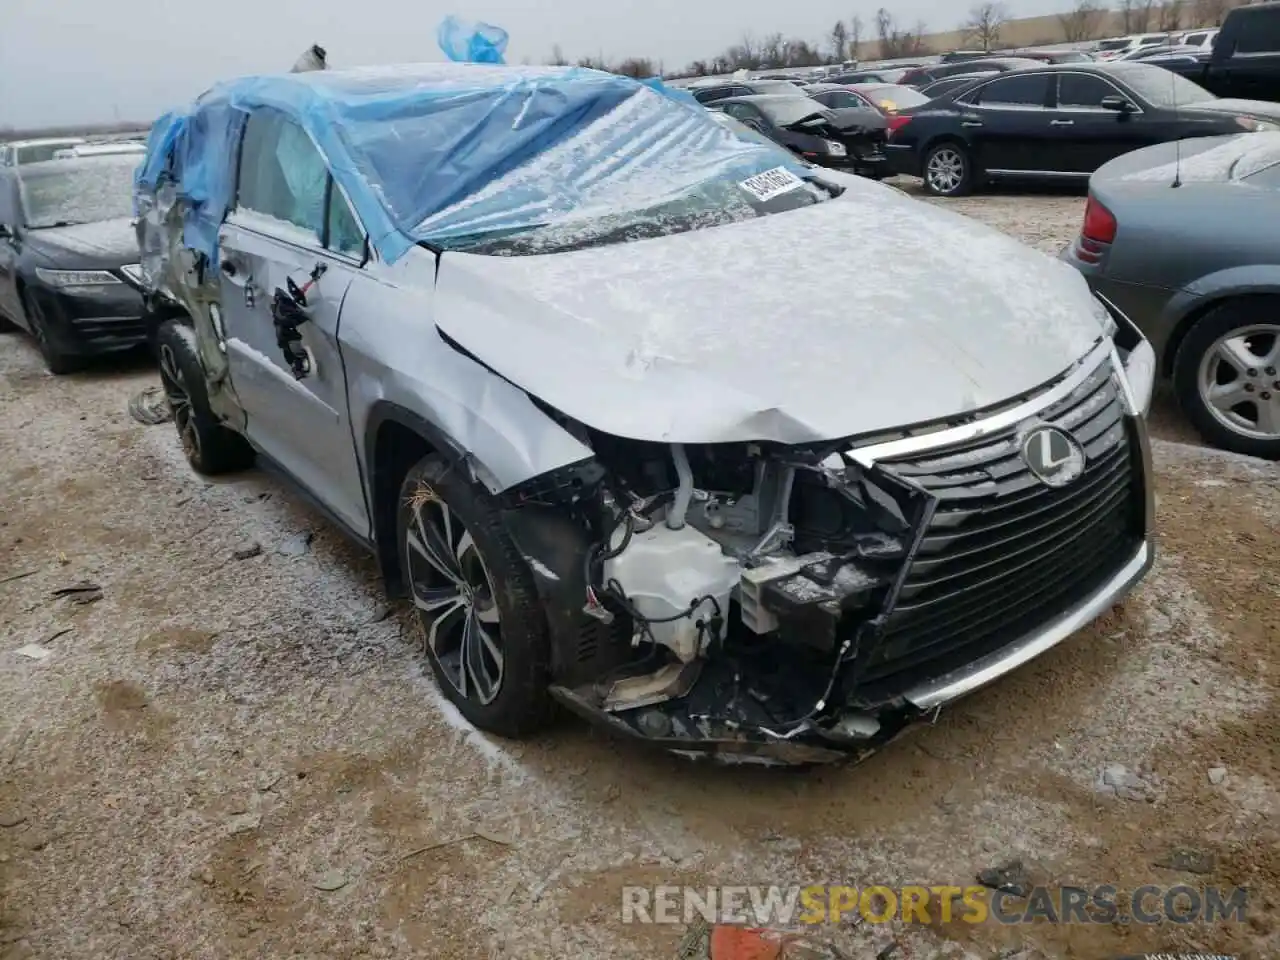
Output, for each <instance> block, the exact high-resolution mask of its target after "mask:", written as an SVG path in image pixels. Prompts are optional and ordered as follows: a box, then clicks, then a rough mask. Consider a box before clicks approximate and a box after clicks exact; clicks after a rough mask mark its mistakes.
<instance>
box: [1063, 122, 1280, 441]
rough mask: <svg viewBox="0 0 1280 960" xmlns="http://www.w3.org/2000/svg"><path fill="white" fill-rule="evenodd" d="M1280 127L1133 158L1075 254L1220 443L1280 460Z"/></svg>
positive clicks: (1096, 187)
mask: <svg viewBox="0 0 1280 960" xmlns="http://www.w3.org/2000/svg"><path fill="white" fill-rule="evenodd" d="M1277 224H1280V132H1258V133H1247V134H1242V135H1239V136H1234V137H1212V138H1205V139H1197V140H1194V141H1186V140H1184V141H1181V142H1180V143H1167V144H1161V145H1159V146H1155V147H1149V148H1147V149H1144V150H1137V151H1135V152H1133V153H1129V154H1126V155H1125V156H1122V157H1119V158H1118V159H1116V160H1113V161H1111V162H1110V163H1108V164H1106V165H1105V166H1103V167H1102V168H1101V169H1099V170H1098V171H1097V172H1096V173H1095V174H1094V175H1093V178H1092V179H1091V181H1090V184H1089V201H1088V205H1087V207H1086V211H1085V217H1084V223H1083V224H1082V227H1081V232H1080V235H1079V236H1078V237H1077V238H1076V239H1075V240H1074V241H1073V242H1072V243H1071V244H1070V246H1069V247H1068V248H1067V249H1066V250H1064V251H1063V252H1062V256H1063V258H1064V259H1065V260H1067V261H1069V262H1070V263H1072V264H1073V265H1074V266H1075V267H1076V268H1077V269H1079V270H1080V272H1081V273H1083V274H1084V276H1085V278H1086V279H1087V280H1088V281H1089V284H1090V285H1091V286H1092V287H1093V289H1094V291H1095V292H1097V293H1099V294H1101V295H1102V296H1104V297H1106V298H1107V299H1109V300H1111V301H1112V302H1113V303H1114V304H1116V305H1117V306H1118V307H1119V308H1120V309H1121V310H1122V311H1123V312H1124V313H1125V314H1127V315H1128V316H1129V317H1130V319H1132V320H1133V321H1134V323H1136V324H1137V326H1138V327H1139V328H1140V329H1141V330H1142V332H1143V333H1145V334H1146V336H1147V337H1148V339H1149V340H1150V341H1151V343H1152V346H1153V347H1154V348H1155V351H1156V356H1157V358H1158V362H1159V371H1160V373H1161V375H1163V376H1164V377H1165V378H1167V379H1170V380H1171V381H1172V383H1173V387H1174V390H1175V391H1176V393H1177V396H1178V399H1179V402H1180V403H1181V405H1182V408H1183V409H1184V410H1185V412H1186V415H1187V417H1188V418H1189V419H1190V420H1191V421H1192V423H1193V424H1194V425H1195V426H1196V428H1197V429H1198V430H1199V432H1200V433H1201V434H1202V435H1203V436H1204V437H1205V439H1206V440H1208V441H1209V442H1210V443H1213V444H1214V445H1215V446H1218V447H1221V448H1223V449H1226V450H1233V451H1235V452H1237V453H1245V454H1251V455H1253V456H1258V457H1266V458H1268V459H1273V460H1274V459H1280V242H1277V239H1278V238H1280V228H1278V227H1277Z"/></svg>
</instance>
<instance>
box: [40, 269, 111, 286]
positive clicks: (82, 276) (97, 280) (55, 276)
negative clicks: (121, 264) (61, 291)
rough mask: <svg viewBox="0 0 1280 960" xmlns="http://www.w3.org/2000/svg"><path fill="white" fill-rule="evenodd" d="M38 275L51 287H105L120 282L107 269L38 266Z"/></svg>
mask: <svg viewBox="0 0 1280 960" xmlns="http://www.w3.org/2000/svg"><path fill="white" fill-rule="evenodd" d="M36 276H37V277H39V278H40V279H41V280H43V281H44V282H45V283H47V284H49V286H51V287H104V286H107V285H109V284H113V283H119V282H120V280H119V279H118V278H117V277H115V276H113V275H112V274H110V273H107V271H105V270H47V269H45V268H44V267H36Z"/></svg>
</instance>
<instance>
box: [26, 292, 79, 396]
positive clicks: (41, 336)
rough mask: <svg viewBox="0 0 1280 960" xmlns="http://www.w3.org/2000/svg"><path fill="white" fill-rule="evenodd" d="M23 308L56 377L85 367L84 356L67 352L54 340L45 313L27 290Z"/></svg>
mask: <svg viewBox="0 0 1280 960" xmlns="http://www.w3.org/2000/svg"><path fill="white" fill-rule="evenodd" d="M22 309H23V311H24V312H25V313H26V315H27V323H28V324H29V325H30V327H31V335H32V336H33V337H35V341H36V346H37V347H39V348H40V356H42V357H43V358H44V365H45V366H46V367H48V368H49V372H50V373H52V374H53V375H54V376H55V377H61V376H64V375H65V374H68V373H76V372H77V371H79V370H83V369H84V359H83V358H82V357H78V356H76V355H75V354H72V353H67V352H66V351H65V350H62V349H61V348H60V347H59V346H58V345H57V344H56V343H54V342H53V339H52V337H50V335H49V331H48V329H47V328H46V326H45V319H44V314H43V313H41V312H40V306H39V305H38V304H37V303H36V302H35V300H33V299H32V298H31V296H30V295H28V294H27V292H26V291H23V293H22Z"/></svg>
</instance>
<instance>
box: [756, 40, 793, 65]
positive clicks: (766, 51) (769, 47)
mask: <svg viewBox="0 0 1280 960" xmlns="http://www.w3.org/2000/svg"><path fill="white" fill-rule="evenodd" d="M784 46H785V41H784V39H783V36H782V34H780V33H771V34H769V35H768V36H767V37H765V38H764V39H763V40H761V41H760V52H759V56H760V66H762V67H783V66H786V60H787V53H786V50H785V49H784Z"/></svg>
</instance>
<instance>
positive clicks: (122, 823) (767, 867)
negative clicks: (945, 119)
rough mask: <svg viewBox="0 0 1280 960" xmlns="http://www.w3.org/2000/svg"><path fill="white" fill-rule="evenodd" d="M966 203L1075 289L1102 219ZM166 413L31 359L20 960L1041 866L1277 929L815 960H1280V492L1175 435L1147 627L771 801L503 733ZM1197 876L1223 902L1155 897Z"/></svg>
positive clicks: (947, 946) (319, 538) (12, 672)
mask: <svg viewBox="0 0 1280 960" xmlns="http://www.w3.org/2000/svg"><path fill="white" fill-rule="evenodd" d="M951 205H952V206H953V207H955V208H956V209H960V210H962V211H963V212H965V213H968V214H970V215H973V216H975V217H978V218H980V219H982V220H985V221H987V222H990V223H993V224H995V225H997V226H999V227H1001V228H1003V229H1006V230H1008V231H1010V232H1011V233H1014V234H1015V235H1017V236H1020V237H1023V238H1025V239H1026V240H1027V241H1028V242H1030V243H1033V244H1035V245H1037V246H1039V247H1041V248H1042V249H1044V250H1046V251H1048V252H1051V253H1054V252H1056V251H1057V250H1058V249H1059V248H1060V247H1061V245H1062V244H1064V243H1065V242H1066V241H1067V240H1068V239H1069V238H1070V236H1071V235H1072V234H1073V233H1074V231H1075V229H1076V228H1077V224H1078V218H1079V216H1080V212H1081V206H1082V204H1081V201H1080V199H1079V198H1078V197H1062V196H1031V197H1027V196H1019V195H1013V194H997V195H993V196H984V197H980V198H974V199H968V200H964V201H959V202H953V203H952V204H951ZM155 380H156V376H155V373H154V371H153V370H151V369H150V368H149V367H148V366H147V365H146V363H145V362H136V363H133V364H132V365H130V366H128V368H127V369H125V370H123V371H121V370H120V369H119V366H118V365H116V366H115V367H114V368H113V367H112V366H110V365H104V366H101V367H99V368H98V369H96V370H93V371H90V372H88V373H85V374H80V375H77V376H74V377H69V378H56V379H55V378H53V377H50V376H49V375H47V374H46V373H45V372H44V369H43V367H42V365H41V363H40V362H39V359H38V357H37V355H36V353H35V351H34V349H33V348H32V347H31V346H30V345H29V344H28V342H27V341H26V340H25V339H24V338H22V337H19V336H16V335H5V336H0V412H2V415H0V451H3V455H2V456H0V490H3V493H2V494H0V611H2V613H3V616H2V617H0V958H2V960H16V958H19V957H41V958H50V960H79V958H85V960H89V958H93V960H99V958H117V957H119V958H136V960H144V958H179V957H182V958H187V957H190V958H205V957H208V958H214V957H218V958H221V957H265V958H276V957H281V958H283V957H344V958H345V957H390V956H421V957H431V958H441V960H454V958H466V960H470V958H487V957H513V958H514V957H519V958H548V960H551V958H555V960H570V958H579V957H580V958H590V960H595V958H643V960H667V958H675V957H676V956H677V950H678V948H679V945H680V942H681V939H682V937H684V935H685V928H684V927H683V926H674V925H673V926H659V925H654V926H639V925H632V926H624V925H623V924H621V923H620V921H619V913H620V903H621V899H620V890H621V888H622V887H623V886H624V885H629V884H640V885H654V884H660V883H689V884H694V885H697V886H703V885H706V884H710V883H727V884H738V883H763V884H786V883H799V884H808V883H824V882H832V883H850V884H858V885H865V884H870V883H881V884H897V883H923V884H956V885H964V884H968V883H971V882H972V880H973V878H974V876H975V874H977V873H978V871H980V870H984V869H987V868H991V867H997V866H1001V865H1003V864H1005V863H1007V862H1008V861H1011V860H1013V859H1021V860H1022V861H1023V863H1024V865H1025V867H1026V869H1027V871H1028V872H1029V873H1030V874H1031V876H1032V878H1033V879H1035V880H1039V881H1043V882H1045V883H1047V884H1049V885H1050V886H1057V885H1061V884H1079V885H1093V884H1100V883H1111V884H1114V885H1116V886H1117V887H1119V888H1120V889H1121V890H1133V889H1134V888H1136V887H1137V886H1139V885H1141V884H1144V883H1155V884H1162V885H1166V886H1168V885H1172V884H1176V883H1189V884H1192V885H1194V886H1197V887H1202V886H1204V885H1209V884H1216V885H1221V886H1231V885H1237V884H1239V885H1243V886H1246V887H1248V888H1249V889H1250V899H1249V906H1248V912H1249V915H1248V920H1247V921H1246V922H1245V923H1219V924H1215V925H1211V926H1207V925H1202V924H1187V925H1172V924H1165V925H1163V926H1160V927H1144V926H1136V925H1129V926H1124V925H1119V924H1117V925H1083V924H1077V925H1060V926H1050V925H1044V924H1038V925H1035V926H1034V927H1020V928H1009V927H1001V926H998V925H994V924H989V925H983V926H981V927H973V926H965V925H963V924H960V923H954V922H953V923H950V924H947V923H941V922H938V921H937V918H936V914H935V915H934V920H935V922H934V923H932V924H930V925H927V926H923V925H915V926H912V927H910V928H907V927H903V926H901V925H895V924H887V925H873V924H860V925H858V924H842V925H840V926H839V927H836V928H821V929H818V930H814V931H811V932H810V934H809V936H810V940H811V942H812V944H814V945H815V951H816V947H817V945H828V946H838V947H839V948H840V949H841V950H843V951H844V952H843V954H836V953H832V952H828V953H826V954H823V953H822V952H814V953H812V954H811V955H812V956H823V955H826V956H838V955H843V956H848V957H857V958H864V957H867V958H869V957H874V956H876V955H877V953H878V952H879V951H881V950H882V949H884V948H886V947H888V946H889V945H891V944H893V943H897V945H898V947H897V950H896V951H894V952H891V954H886V955H885V956H890V955H892V956H894V957H897V958H905V960H912V958H925V960H933V958H935V957H961V956H963V957H971V958H983V960H986V958H992V957H996V956H1002V957H1009V956H1022V957H1027V958H1029V957H1035V956H1043V957H1107V956H1113V955H1123V954H1126V953H1137V952H1141V951H1142V950H1154V949H1157V948H1164V949H1182V950H1191V949H1194V948H1202V949H1210V948H1211V949H1214V950H1218V951H1221V952H1224V953H1234V954H1237V955H1239V956H1245V957H1254V958H1262V957H1266V956H1276V955H1280V932H1278V930H1280V928H1278V926H1277V925H1278V923H1280V875H1278V868H1280V802H1278V801H1280V770H1278V769H1277V767H1278V763H1280V750H1278V748H1277V733H1278V732H1280V722H1278V720H1280V718H1278V717H1277V704H1278V703H1280V700H1278V699H1277V697H1276V687H1277V684H1280V562H1278V560H1280V470H1278V469H1277V467H1276V465H1274V464H1264V463H1262V462H1260V461H1252V460H1248V459H1244V458H1239V457H1232V456H1226V455H1222V454H1219V453H1215V452H1212V451H1206V450H1202V449H1199V448H1196V447H1194V446H1190V445H1187V444H1186V443H1185V442H1184V441H1186V440H1188V439H1193V438H1189V437H1188V436H1187V435H1186V434H1185V433H1184V432H1183V429H1184V428H1183V427H1182V426H1181V425H1180V421H1179V420H1178V419H1177V416H1176V411H1173V410H1172V409H1171V408H1170V407H1168V406H1165V407H1162V408H1161V409H1160V410H1158V411H1157V414H1156V417H1155V432H1156V434H1157V436H1158V437H1161V438H1163V439H1160V440H1158V441H1157V442H1156V447H1155V452H1156V460H1157V469H1158V489H1159V506H1158V513H1159V518H1158V521H1159V529H1160V537H1161V540H1160V554H1159V561H1158V565H1157V567H1156V569H1155V570H1154V572H1153V573H1152V575H1151V576H1150V577H1149V578H1148V580H1147V581H1146V582H1145V584H1144V585H1143V586H1142V588H1141V589H1140V590H1139V591H1138V592H1137V593H1136V594H1134V595H1133V597H1132V598H1131V599H1130V600H1129V601H1127V602H1126V603H1125V604H1124V605H1123V606H1122V607H1118V608H1116V609H1115V610H1113V611H1112V612H1111V613H1110V614H1108V615H1107V616H1105V617H1104V618H1103V619H1102V620H1100V621H1099V622H1098V623H1097V624H1095V625H1094V626H1093V627H1092V628H1090V629H1088V630H1086V631H1084V632H1083V633H1081V634H1080V635H1078V636H1077V637H1075V638H1073V639H1072V640H1071V641H1069V642H1067V643H1065V644H1063V645H1061V646H1059V647H1058V648H1057V649H1055V650H1054V651H1052V652H1051V653H1050V654H1048V655H1046V656H1045V657H1043V658H1041V659H1040V660H1038V661H1036V662H1034V663H1033V664H1031V665H1029V666H1028V667H1027V668H1025V669H1023V670H1021V671H1019V672H1018V673H1016V674H1015V675H1013V676H1010V677H1007V678H1005V679H1004V680H1002V681H1000V682H999V683H997V684H995V685H994V686H993V687H990V688H988V689H986V690H984V691H982V692H980V693H979V694H977V695H975V696H973V697H971V698H969V699H967V700H966V701H964V702H962V703H960V704H958V705H957V706H955V707H954V708H953V709H950V710H948V711H945V712H943V713H942V714H941V716H940V717H939V718H938V720H937V722H936V724H935V725H933V726H932V727H927V728H922V729H920V730H919V731H916V732H914V733H913V734H911V735H910V736H908V737H906V738H903V739H902V740H899V741H898V742H896V743H895V744H893V745H891V746H890V747H889V748H888V749H887V750H886V751H884V752H883V753H881V754H880V755H878V756H877V757H875V758H873V759H872V760H870V761H869V762H867V763H865V764H863V765H861V766H859V767H855V768H828V769H820V770H815V771H808V772H794V771H792V772H773V771H758V770H739V769H728V770H720V769H712V768H705V767H699V766H695V765H692V764H687V763H684V762H680V761H678V760H675V759H672V758H667V757H664V756H655V755H651V754H649V753H647V752H642V751H640V750H638V749H637V748H636V747H635V746H633V745H631V744H629V743H622V742H618V741H616V740H614V739H611V738H610V737H608V736H605V735H602V734H599V733H597V732H594V731H592V730H590V729H588V728H586V727H585V726H583V725H581V724H578V723H576V722H574V721H565V722H564V723H562V724H561V725H560V726H559V727H558V728H557V729H555V730H553V731H552V732H550V733H549V734H547V735H546V736H544V737H542V738H540V739H538V740H535V741H530V742H525V743H520V744H514V743H508V742H501V741H497V740H494V739H491V738H488V737H485V736H482V735H480V734H478V733H477V732H475V731H473V730H471V729H470V728H469V727H468V726H467V725H466V724H465V722H463V721H462V720H461V719H460V718H459V717H458V716H457V715H456V713H454V712H453V711H452V710H451V709H449V708H448V707H447V706H446V705H445V704H444V702H443V701H442V699H441V697H440V696H439V695H438V694H437V693H436V691H435V689H434V686H433V684H432V682H431V680H430V679H429V678H428V677H427V676H425V675H424V665H423V663H422V660H421V659H420V656H419V653H418V649H417V644H418V643H419V641H418V639H417V636H416V633H415V631H414V629H413V627H412V626H411V622H410V618H409V616H408V614H407V612H406V611H405V610H403V609H401V608H395V609H391V610H388V609H387V608H386V607H384V606H383V605H382V598H381V596H380V593H379V589H378V585H377V583H376V576H375V573H376V572H375V568H374V565H373V563H372V561H371V560H370V559H369V558H367V557H365V556H363V555H361V554H360V553H359V552H358V551H356V550H355V549H354V548H352V547H350V546H349V545H348V544H347V543H346V542H345V541H343V540H342V539H341V538H340V537H339V535H338V534H337V533H336V532H335V531H334V530H333V529H332V528H331V527H330V526H328V525H327V524H326V523H325V522H324V521H323V520H321V519H320V518H319V517H318V516H317V515H315V514H313V513H312V512H310V511H309V510H308V509H307V508H305V507H304V506H302V505H300V504H299V503H298V502H297V500H296V499H295V498H293V497H292V496H290V495H288V494H287V493H286V492H285V491H284V490H283V489H281V488H280V487H279V486H277V485H276V484H275V483H274V482H273V481H272V480H271V479H269V478H267V477H265V476H263V475H261V474H258V473H249V474H245V475H241V476H237V477H234V478H232V479H229V480H226V481H223V482H218V483H209V482H206V481H204V480H202V479H201V478H199V477H197V476H195V475H194V474H192V473H191V471H190V470H189V469H188V468H187V467H186V465H185V462H184V461H183V459H182V456H181V453H180V450H179V447H178V443H177V440H176V437H175V435H174V432H173V429H172V427H171V426H168V425H164V426H156V427H146V426H142V425H140V424H138V423H135V422H134V421H133V420H131V419H130V418H129V416H128V415H127V413H126V412H125V404H126V401H127V399H128V397H129V396H130V394H132V393H133V392H135V391H136V390H138V389H140V388H141V387H143V386H145V385H148V384H150V383H153V382H155ZM308 537H310V540H309V542H308ZM255 547H256V548H257V549H256V550H255V549H254V548H255ZM245 554H252V555H251V556H248V557H247V558H246V559H235V557H236V556H242V555H245ZM86 582H87V583H91V584H94V585H97V586H98V587H99V588H100V593H95V592H92V591H88V590H86V589H81V590H80V591H79V592H76V593H72V594H71V595H69V596H55V595H54V593H55V591H58V590H59V589H60V588H65V587H71V586H74V585H77V584H83V583H86ZM84 601H88V602H84ZM29 644H37V645H39V649H37V650H27V651H26V652H25V653H24V652H23V651H22V650H21V648H24V647H26V646H27V645H29ZM41 651H47V656H44V657H43V659H32V658H31V657H29V656H27V655H26V654H27V653H37V654H39V653H40V652H41ZM1175 848H1191V849H1194V850H1195V851H1197V852H1198V853H1199V854H1201V855H1202V856H1200V857H1199V858H1198V861H1197V862H1196V863H1193V864H1191V866H1195V867H1196V868H1197V869H1201V870H1205V871H1207V872H1202V873H1193V872H1190V871H1189V870H1188V868H1187V865H1186V864H1183V865H1181V866H1177V867H1172V868H1170V867H1159V866H1155V865H1154V863H1155V862H1156V861H1165V860H1166V858H1167V857H1168V855H1169V854H1170V852H1171V851H1172V850H1174V849H1175ZM1019 948H1020V949H1019Z"/></svg>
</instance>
